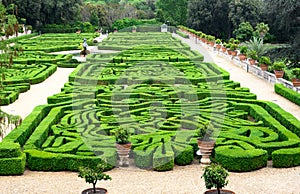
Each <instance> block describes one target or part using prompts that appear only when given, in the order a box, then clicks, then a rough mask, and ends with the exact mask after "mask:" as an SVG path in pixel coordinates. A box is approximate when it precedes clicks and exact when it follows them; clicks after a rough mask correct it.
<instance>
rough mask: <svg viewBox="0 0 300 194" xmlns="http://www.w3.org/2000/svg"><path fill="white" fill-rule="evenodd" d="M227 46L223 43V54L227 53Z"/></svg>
mask: <svg viewBox="0 0 300 194" xmlns="http://www.w3.org/2000/svg"><path fill="white" fill-rule="evenodd" d="M227 44H228V43H226V42H223V46H222V52H223V53H225V52H226V50H227Z"/></svg>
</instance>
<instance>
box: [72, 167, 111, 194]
mask: <svg viewBox="0 0 300 194" xmlns="http://www.w3.org/2000/svg"><path fill="white" fill-rule="evenodd" d="M105 168H106V164H104V163H99V164H98V165H97V166H96V167H94V168H91V167H83V166H82V167H79V174H78V176H79V177H80V178H84V179H85V182H87V183H90V184H93V188H91V189H86V190H84V191H82V194H88V193H98V194H105V193H107V190H106V189H104V188H96V183H97V181H101V180H104V181H106V180H111V177H110V176H109V175H107V174H105V173H103V171H104V170H105Z"/></svg>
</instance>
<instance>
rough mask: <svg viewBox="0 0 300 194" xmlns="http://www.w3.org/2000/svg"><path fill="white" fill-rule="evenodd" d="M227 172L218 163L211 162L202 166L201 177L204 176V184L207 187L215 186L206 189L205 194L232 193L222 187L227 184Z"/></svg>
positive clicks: (232, 193)
mask: <svg viewBox="0 0 300 194" xmlns="http://www.w3.org/2000/svg"><path fill="white" fill-rule="evenodd" d="M228 175H229V174H228V172H227V171H226V169H225V168H223V167H222V166H221V165H219V164H215V163H212V164H210V165H208V166H206V167H205V168H204V173H203V175H202V176H201V178H204V181H205V186H206V188H207V189H211V188H216V189H214V190H208V191H206V192H205V194H213V193H218V194H221V191H222V194H234V192H232V191H229V190H224V189H222V188H223V187H225V186H226V185H227V184H228V180H226V178H227V177H228Z"/></svg>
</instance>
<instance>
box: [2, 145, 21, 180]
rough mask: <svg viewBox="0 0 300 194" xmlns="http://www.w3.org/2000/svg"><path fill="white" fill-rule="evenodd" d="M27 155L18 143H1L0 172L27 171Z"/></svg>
mask: <svg viewBox="0 0 300 194" xmlns="http://www.w3.org/2000/svg"><path fill="white" fill-rule="evenodd" d="M25 163H26V155H25V154H24V153H23V152H21V147H20V145H19V144H18V143H11V142H1V143H0V174H1V175H20V174H23V173H24V171H25Z"/></svg>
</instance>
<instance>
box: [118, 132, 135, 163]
mask: <svg viewBox="0 0 300 194" xmlns="http://www.w3.org/2000/svg"><path fill="white" fill-rule="evenodd" d="M115 138H116V149H117V153H118V156H119V158H120V163H119V165H120V166H128V165H129V161H128V158H129V152H130V149H131V146H132V145H131V142H130V140H129V138H130V133H129V130H128V129H126V128H122V127H119V128H117V129H116V131H115Z"/></svg>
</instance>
